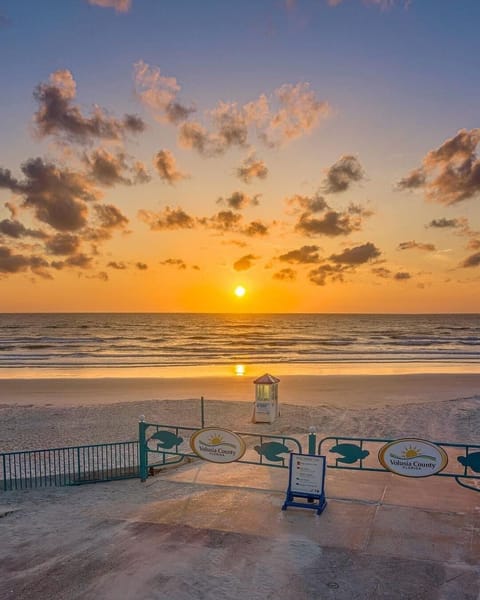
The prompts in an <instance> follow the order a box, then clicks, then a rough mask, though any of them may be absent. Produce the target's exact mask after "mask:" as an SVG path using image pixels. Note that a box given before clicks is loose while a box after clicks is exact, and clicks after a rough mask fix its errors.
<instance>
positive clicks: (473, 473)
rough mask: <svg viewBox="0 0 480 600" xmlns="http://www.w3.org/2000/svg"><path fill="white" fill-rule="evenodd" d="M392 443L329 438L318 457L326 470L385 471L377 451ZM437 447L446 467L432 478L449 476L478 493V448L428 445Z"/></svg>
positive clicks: (323, 444) (450, 444)
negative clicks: (439, 448) (446, 459)
mask: <svg viewBox="0 0 480 600" xmlns="http://www.w3.org/2000/svg"><path fill="white" fill-rule="evenodd" d="M394 441H395V440H391V439H383V438H358V437H343V436H329V437H325V438H323V439H322V440H320V442H319V444H318V450H317V452H318V454H323V455H325V456H326V458H327V463H326V464H327V468H330V469H348V470H353V471H383V472H385V471H386V472H389V471H388V469H385V467H384V466H383V465H382V464H381V462H380V460H379V452H380V450H381V448H382V447H384V446H385V444H389V443H392V442H394ZM431 443H433V444H435V445H437V446H440V447H441V448H442V449H443V450H444V452H445V453H446V456H447V458H448V462H447V465H446V467H445V468H444V469H443V470H442V471H440V472H439V473H435V474H433V475H432V477H452V478H454V479H455V481H456V482H457V483H458V484H459V485H461V486H462V487H465V488H467V489H469V490H473V491H475V492H480V446H479V445H476V444H455V443H451V442H431Z"/></svg>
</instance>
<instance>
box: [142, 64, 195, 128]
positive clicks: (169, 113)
mask: <svg viewBox="0 0 480 600" xmlns="http://www.w3.org/2000/svg"><path fill="white" fill-rule="evenodd" d="M134 82H135V91H136V94H137V96H138V98H139V99H140V101H141V102H142V103H143V104H144V105H145V106H147V107H148V108H149V109H150V110H151V111H152V112H153V114H154V116H155V118H156V119H157V120H158V121H160V122H164V123H172V124H174V125H178V124H179V123H181V122H182V121H185V120H187V119H188V118H189V116H190V115H191V114H192V113H193V112H195V108H194V107H187V106H184V105H183V104H181V103H180V102H178V100H177V95H178V93H179V92H180V89H181V88H180V85H179V84H178V82H177V80H176V79H175V77H165V76H164V75H162V74H161V72H160V69H159V68H158V67H152V66H150V65H148V64H147V63H146V62H144V61H143V60H140V61H138V62H137V63H135V64H134Z"/></svg>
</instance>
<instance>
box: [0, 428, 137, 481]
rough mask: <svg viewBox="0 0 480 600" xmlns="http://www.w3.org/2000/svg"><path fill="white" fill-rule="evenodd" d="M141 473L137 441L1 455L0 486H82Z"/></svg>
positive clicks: (126, 477)
mask: <svg viewBox="0 0 480 600" xmlns="http://www.w3.org/2000/svg"><path fill="white" fill-rule="evenodd" d="M138 475H139V452H138V441H137V440H135V441H128V442H113V443H107V444H94V445H87V446H69V447H65V448H47V449H44V450H24V451H18V452H5V453H1V454H0V489H3V490H4V491H9V490H21V489H31V488H39V487H52V486H67V485H79V484H82V483H95V482H100V481H113V480H116V479H129V478H133V477H138Z"/></svg>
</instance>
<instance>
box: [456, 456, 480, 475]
mask: <svg viewBox="0 0 480 600" xmlns="http://www.w3.org/2000/svg"><path fill="white" fill-rule="evenodd" d="M457 460H458V462H459V463H460V464H461V465H463V466H464V467H469V468H470V469H472V471H475V473H480V452H473V453H472V454H469V455H468V456H459V457H458V458H457Z"/></svg>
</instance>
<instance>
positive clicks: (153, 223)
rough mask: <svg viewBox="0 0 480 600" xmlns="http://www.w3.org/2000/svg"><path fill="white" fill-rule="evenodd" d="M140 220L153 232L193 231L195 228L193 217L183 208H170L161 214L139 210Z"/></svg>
mask: <svg viewBox="0 0 480 600" xmlns="http://www.w3.org/2000/svg"><path fill="white" fill-rule="evenodd" d="M138 218H139V219H140V220H141V221H143V222H144V223H146V224H147V225H148V226H149V227H150V229H151V230H152V231H163V230H175V229H193V228H194V227H195V219H194V218H193V217H191V216H190V215H188V214H187V213H186V212H185V211H184V210H183V209H181V208H170V207H169V206H167V207H166V208H165V209H164V210H163V211H161V212H159V213H154V212H152V211H149V210H143V209H142V210H139V211H138Z"/></svg>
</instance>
